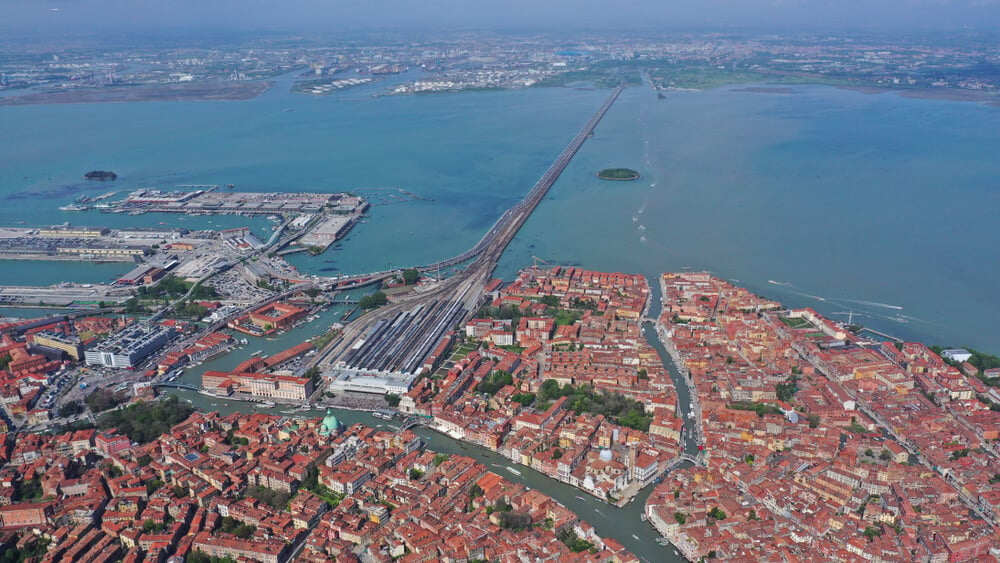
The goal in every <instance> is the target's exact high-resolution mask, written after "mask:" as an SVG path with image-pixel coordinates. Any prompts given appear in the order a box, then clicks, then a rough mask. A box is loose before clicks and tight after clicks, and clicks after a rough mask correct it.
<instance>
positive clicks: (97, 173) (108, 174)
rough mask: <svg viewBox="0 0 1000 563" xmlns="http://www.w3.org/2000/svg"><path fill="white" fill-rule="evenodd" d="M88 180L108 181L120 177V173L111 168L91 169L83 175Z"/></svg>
mask: <svg viewBox="0 0 1000 563" xmlns="http://www.w3.org/2000/svg"><path fill="white" fill-rule="evenodd" d="M83 177H84V178H85V179H87V180H97V181H99V182H106V181H111V180H116V179H118V174H115V173H114V172H112V171H110V170H91V171H90V172H87V173H86V174H84V175H83Z"/></svg>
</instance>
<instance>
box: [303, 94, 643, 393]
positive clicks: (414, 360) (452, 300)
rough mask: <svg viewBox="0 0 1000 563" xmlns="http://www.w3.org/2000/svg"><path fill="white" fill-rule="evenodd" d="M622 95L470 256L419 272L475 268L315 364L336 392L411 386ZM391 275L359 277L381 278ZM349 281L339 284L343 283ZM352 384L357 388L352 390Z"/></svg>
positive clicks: (349, 334) (372, 317)
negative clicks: (457, 267) (427, 359)
mask: <svg viewBox="0 0 1000 563" xmlns="http://www.w3.org/2000/svg"><path fill="white" fill-rule="evenodd" d="M623 89H624V85H621V86H619V87H617V88H615V89H614V91H613V92H612V93H611V95H610V96H608V98H607V100H605V102H604V103H603V104H602V105H601V107H600V108H599V109H598V110H597V112H596V113H595V114H594V115H593V116H592V117H591V118H590V120H589V121H587V123H586V124H585V125H584V126H583V128H581V129H580V131H579V132H578V133H577V134H576V136H575V137H573V140H572V141H570V143H569V145H567V146H566V148H565V149H563V151H562V153H560V154H559V157H558V158H556V160H555V162H553V163H552V165H551V166H549V168H548V170H546V171H545V174H543V175H542V177H541V178H539V179H538V181H537V182H536V183H535V185H534V186H533V187H532V188H531V191H529V192H528V193H527V195H525V197H524V198H523V199H522V200H521V201H519V202H518V203H517V204H515V205H514V206H513V207H511V208H510V209H508V210H507V211H506V212H504V214H503V215H502V216H501V217H500V218H499V219H498V220H497V221H496V223H494V224H493V226H492V227H491V228H490V230H489V231H488V232H487V233H486V234H485V235H484V236H483V237H482V238H481V239H480V240H479V242H477V243H476V244H475V246H473V247H472V248H470V249H469V250H467V251H465V252H463V253H462V254H459V255H458V256H453V257H451V258H448V259H446V260H441V261H439V262H435V263H433V264H427V265H425V266H421V267H419V268H418V269H420V270H423V271H433V270H437V269H439V268H448V267H451V266H455V265H457V264H462V263H465V262H468V261H470V260H473V259H475V260H474V261H473V262H471V263H470V264H469V265H468V266H467V267H466V268H465V269H464V270H463V271H462V272H461V273H459V274H457V275H455V276H452V277H450V278H448V279H447V280H444V281H442V282H441V283H440V285H439V286H438V287H437V288H435V289H433V290H430V291H427V292H425V293H422V294H419V295H415V296H411V297H409V298H407V299H405V300H401V301H399V302H397V303H394V304H392V305H389V306H386V307H383V308H381V309H379V310H377V311H375V312H373V313H370V314H368V315H365V316H364V317H362V318H361V319H359V320H358V321H356V322H353V323H351V324H350V325H348V326H347V328H345V330H344V332H343V333H342V335H341V338H339V339H337V340H334V341H333V342H331V343H330V344H329V345H328V346H327V347H326V348H325V349H324V350H323V351H322V352H321V353H320V354H318V355H317V357H316V359H315V360H314V362H315V365H318V366H319V367H320V369H321V370H322V371H323V372H324V374H326V375H328V376H330V377H332V378H333V383H331V387H332V388H335V389H354V390H358V391H365V390H369V391H371V392H381V391H380V389H381V388H382V387H379V384H377V383H376V380H380V381H381V383H382V384H385V383H386V382H388V383H389V384H392V385H395V386H403V387H409V384H410V382H411V381H412V379H413V377H414V376H415V375H416V374H417V373H418V371H419V370H420V368H421V366H422V364H423V361H424V359H425V358H426V357H427V356H428V355H429V354H430V352H431V350H432V349H433V347H434V345H435V344H436V343H437V342H438V341H439V340H440V338H441V336H442V335H443V334H444V333H445V332H446V331H448V330H451V329H453V328H454V327H455V326H457V325H460V324H461V323H462V322H464V321H465V320H466V319H467V318H468V317H469V316H471V315H472V314H473V313H474V312H475V311H476V310H477V309H478V307H479V304H480V302H481V299H482V295H483V288H484V287H485V285H486V282H487V281H488V280H489V278H490V276H491V275H492V273H493V270H494V269H495V268H496V265H497V261H498V260H499V258H500V255H501V254H502V253H503V251H504V249H506V248H507V245H509V244H510V241H511V240H513V238H514V236H515V235H516V234H517V232H518V231H519V230H520V229H521V226H522V225H524V223H525V221H527V220H528V217H530V216H531V213H532V212H533V211H534V210H535V208H536V207H538V204H539V203H540V202H541V201H542V199H543V198H544V197H545V194H547V193H548V191H549V188H551V187H552V185H553V184H555V182H556V180H557V179H558V178H559V176H560V174H562V172H563V171H564V170H565V169H566V166H568V165H569V163H570V161H572V159H573V157H574V156H575V155H576V153H577V152H578V151H579V150H580V147H581V146H583V143H584V142H585V141H586V140H587V138H588V137H590V135H591V133H592V132H593V131H594V128H595V127H597V124H598V123H600V121H601V119H602V118H603V117H604V116H605V114H607V112H608V110H609V109H610V108H611V106H612V105H613V104H614V103H615V101H616V100H617V99H618V96H619V95H620V94H621V92H622V90H623ZM388 273H389V272H377V273H373V274H364V275H361V276H357V278H358V279H365V278H373V277H379V276H381V275H383V274H388ZM344 279H350V278H340V280H344ZM352 382H353V383H352Z"/></svg>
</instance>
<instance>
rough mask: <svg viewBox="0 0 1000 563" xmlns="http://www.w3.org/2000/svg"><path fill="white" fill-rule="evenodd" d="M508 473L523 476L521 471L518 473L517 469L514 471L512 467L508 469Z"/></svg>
mask: <svg viewBox="0 0 1000 563" xmlns="http://www.w3.org/2000/svg"><path fill="white" fill-rule="evenodd" d="M507 471H510V472H511V473H513V474H514V475H520V474H521V472H520V471H518V470H517V469H514V468H513V467H510V466H508V467H507Z"/></svg>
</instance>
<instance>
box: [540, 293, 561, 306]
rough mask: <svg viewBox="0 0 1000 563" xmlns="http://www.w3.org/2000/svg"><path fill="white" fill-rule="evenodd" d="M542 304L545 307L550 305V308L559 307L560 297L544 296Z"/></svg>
mask: <svg viewBox="0 0 1000 563" xmlns="http://www.w3.org/2000/svg"><path fill="white" fill-rule="evenodd" d="M541 302H542V304H543V305H548V306H549V307H558V306H559V297H557V296H555V295H543V296H542V299H541Z"/></svg>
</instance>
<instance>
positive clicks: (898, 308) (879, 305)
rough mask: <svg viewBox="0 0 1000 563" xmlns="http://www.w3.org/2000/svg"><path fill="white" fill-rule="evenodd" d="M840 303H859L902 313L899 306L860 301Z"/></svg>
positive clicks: (851, 300)
mask: <svg viewBox="0 0 1000 563" xmlns="http://www.w3.org/2000/svg"><path fill="white" fill-rule="evenodd" d="M841 301H847V302H849V303H859V304H861V305H868V306H870V307H882V308H883V309H895V310H897V311H902V310H903V308H902V307H901V306H899V305H890V304H888V303H879V302H878V301H863V300H861V299H841Z"/></svg>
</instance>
